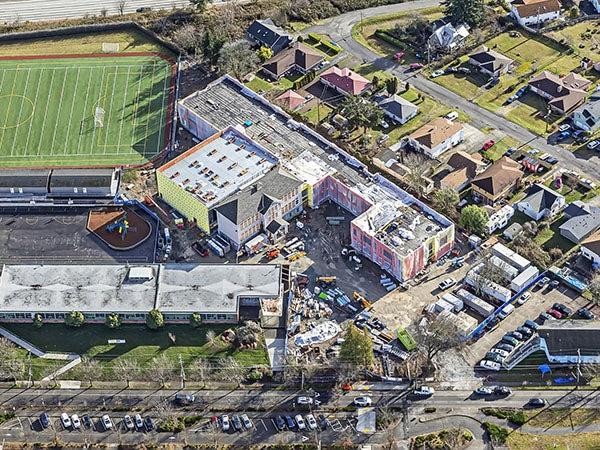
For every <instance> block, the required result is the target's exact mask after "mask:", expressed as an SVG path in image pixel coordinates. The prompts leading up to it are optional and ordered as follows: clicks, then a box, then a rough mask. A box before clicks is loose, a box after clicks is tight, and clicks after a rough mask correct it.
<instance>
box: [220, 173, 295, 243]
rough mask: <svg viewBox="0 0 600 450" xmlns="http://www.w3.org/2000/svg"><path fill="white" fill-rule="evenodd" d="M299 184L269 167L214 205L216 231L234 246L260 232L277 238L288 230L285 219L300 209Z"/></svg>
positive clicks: (272, 240) (270, 237)
mask: <svg viewBox="0 0 600 450" xmlns="http://www.w3.org/2000/svg"><path fill="white" fill-rule="evenodd" d="M302 185H303V183H302V182H301V181H299V180H297V179H295V178H292V177H291V176H289V175H285V174H283V173H281V172H279V171H278V170H277V169H274V170H271V171H270V172H269V173H267V174H266V175H265V176H264V177H262V178H261V179H260V180H258V181H257V182H256V183H253V184H252V185H251V186H249V187H247V188H245V189H243V190H241V191H239V192H238V193H237V194H235V195H233V196H232V197H230V198H228V199H226V200H225V201H224V202H223V203H222V204H221V205H219V206H217V207H216V214H217V224H218V230H219V234H220V235H221V236H223V237H225V238H226V239H227V240H228V241H229V242H231V244H232V245H233V246H234V247H235V248H236V249H239V248H240V247H241V246H242V245H243V244H244V243H246V242H248V241H249V240H250V239H252V238H253V237H255V236H257V235H259V234H261V233H264V234H266V235H267V237H268V238H269V240H271V242H277V241H279V240H280V239H281V238H283V237H284V236H285V235H286V234H287V232H288V225H289V224H288V222H287V221H288V220H289V219H291V218H292V217H294V216H296V215H298V214H299V213H300V212H301V211H302V195H301V192H302V189H301V188H302Z"/></svg>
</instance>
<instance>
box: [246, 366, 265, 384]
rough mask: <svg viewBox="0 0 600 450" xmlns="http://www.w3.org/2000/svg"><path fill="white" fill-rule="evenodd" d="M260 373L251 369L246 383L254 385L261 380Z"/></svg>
mask: <svg viewBox="0 0 600 450" xmlns="http://www.w3.org/2000/svg"><path fill="white" fill-rule="evenodd" d="M262 376H263V375H262V373H261V371H260V370H258V369H252V370H251V371H250V372H249V373H248V376H247V379H248V381H250V382H252V383H256V382H258V381H260V380H261V378H262Z"/></svg>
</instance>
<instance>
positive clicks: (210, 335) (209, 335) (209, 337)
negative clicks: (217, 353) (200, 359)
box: [206, 330, 217, 346]
mask: <svg viewBox="0 0 600 450" xmlns="http://www.w3.org/2000/svg"><path fill="white" fill-rule="evenodd" d="M216 337H217V335H216V333H215V332H214V331H213V330H208V331H207V332H206V342H208V343H209V344H210V345H211V346H212V345H214V344H215V339H216Z"/></svg>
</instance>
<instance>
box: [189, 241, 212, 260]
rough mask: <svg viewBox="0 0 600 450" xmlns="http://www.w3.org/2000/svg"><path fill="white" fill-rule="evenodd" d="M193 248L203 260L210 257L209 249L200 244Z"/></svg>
mask: <svg viewBox="0 0 600 450" xmlns="http://www.w3.org/2000/svg"><path fill="white" fill-rule="evenodd" d="M192 248H193V249H194V251H195V252H196V253H198V254H199V255H200V256H202V257H203V258H206V257H207V256H208V249H207V248H206V247H204V246H203V245H202V244H201V243H200V242H194V243H193V244H192Z"/></svg>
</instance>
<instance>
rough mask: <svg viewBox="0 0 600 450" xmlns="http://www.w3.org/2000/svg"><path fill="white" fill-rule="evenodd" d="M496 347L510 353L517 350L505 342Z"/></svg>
mask: <svg viewBox="0 0 600 450" xmlns="http://www.w3.org/2000/svg"><path fill="white" fill-rule="evenodd" d="M494 347H496V348H499V349H500V350H504V351H505V352H509V353H510V352H512V351H513V350H514V349H515V348H514V347H513V346H512V345H510V344H506V343H504V342H499V343H498V344H496V345H495V346H494Z"/></svg>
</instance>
